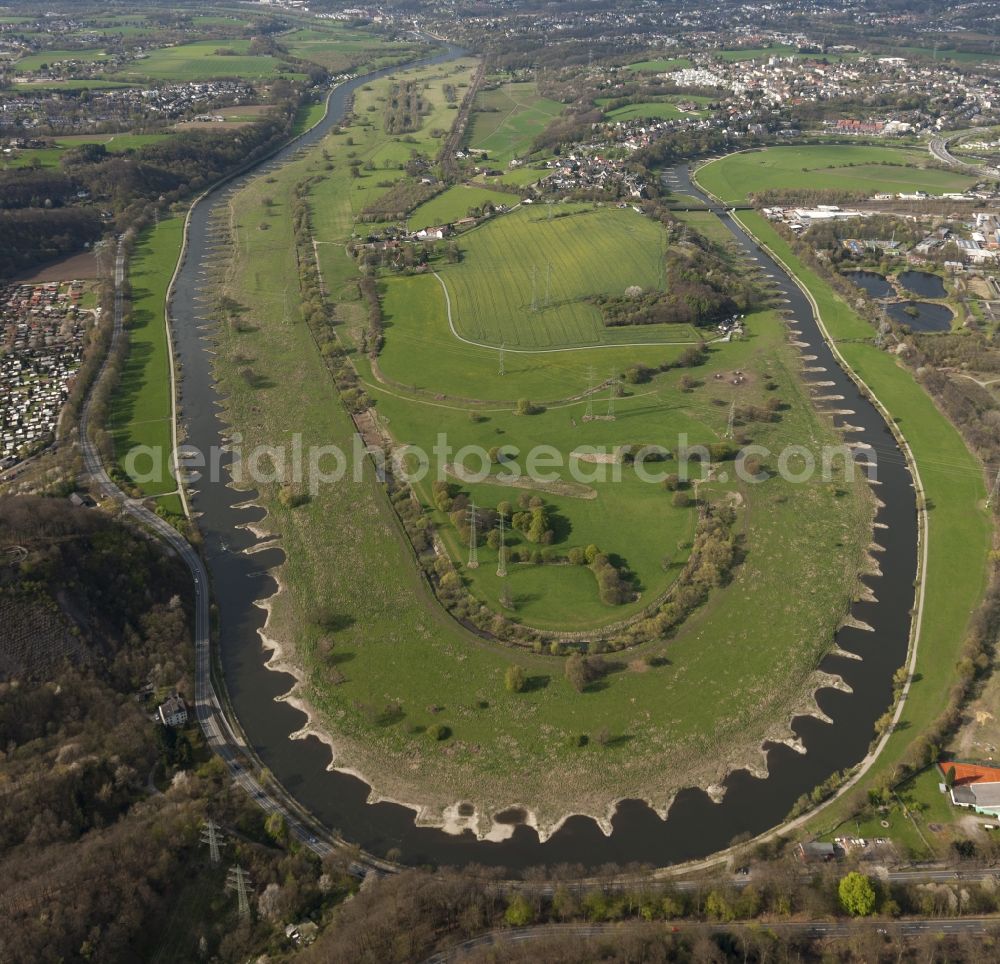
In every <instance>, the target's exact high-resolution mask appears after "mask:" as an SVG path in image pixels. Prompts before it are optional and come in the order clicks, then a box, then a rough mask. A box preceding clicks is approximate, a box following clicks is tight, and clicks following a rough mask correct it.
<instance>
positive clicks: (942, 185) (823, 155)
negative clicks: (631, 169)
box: [698, 144, 975, 204]
mask: <svg viewBox="0 0 1000 964" xmlns="http://www.w3.org/2000/svg"><path fill="white" fill-rule="evenodd" d="M928 158H929V155H927V154H926V152H921V151H908V150H902V149H899V148H893V147H872V146H868V145H857V146H855V145H841V144H831V145H829V146H825V145H824V146H804V147H768V148H764V149H763V150H759V151H746V152H744V153H740V154H730V155H728V156H726V157H723V158H720V159H719V160H716V161H709V162H708V163H707V164H705V165H704V166H703V167H701V168H700V169H699V171H698V181H699V183H700V184H701V185H702V187H704V188H705V189H706V190H708V191H710V192H711V193H712V194H714V195H716V196H717V197H719V198H721V199H722V200H723V201H725V202H727V203H730V204H740V203H742V202H744V201H746V199H747V197H748V196H749V194H750V193H751V192H761V191H767V190H786V189H787V190H794V189H796V188H801V189H803V190H816V189H830V190H842V191H869V192H872V193H876V192H883V191H891V192H896V191H926V192H928V193H930V194H934V193H937V194H941V193H944V192H946V191H961V190H963V189H965V188H967V187H969V186H970V185H972V184H974V183H975V179H974V178H971V177H968V176H966V175H964V174H954V173H952V172H951V171H941V170H937V169H935V168H929V167H926V166H924V165H926V164H927V163H928Z"/></svg>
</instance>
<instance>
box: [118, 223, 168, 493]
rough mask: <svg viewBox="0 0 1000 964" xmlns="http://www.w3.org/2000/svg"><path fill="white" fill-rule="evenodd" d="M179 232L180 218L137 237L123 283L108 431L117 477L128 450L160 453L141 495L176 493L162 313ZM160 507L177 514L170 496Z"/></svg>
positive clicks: (145, 466)
mask: <svg viewBox="0 0 1000 964" xmlns="http://www.w3.org/2000/svg"><path fill="white" fill-rule="evenodd" d="M183 227H184V219H183V217H179V216H178V217H173V218H168V219H165V220H161V221H160V223H159V224H158V225H157V226H156V227H154V228H151V229H149V230H147V231H145V232H144V233H143V234H142V236H141V237H140V239H139V241H138V242H137V243H136V245H135V249H134V251H133V254H132V258H131V262H130V264H129V273H128V280H129V284H130V285H131V287H132V305H131V313H130V317H129V325H128V336H129V352H128V358H127V360H126V362H125V366H124V368H123V369H122V376H121V382H120V384H119V386H118V389H117V391H116V392H115V394H114V395H113V396H112V401H111V413H110V417H109V419H108V428H109V431H110V432H111V435H112V438H113V439H114V443H115V454H116V456H117V459H118V465H119V467H120V468H121V469H122V471H123V472H125V471H126V470H125V458H126V456H127V453H128V452H129V450H130V449H132V448H133V447H134V446H137V445H143V446H150V447H152V448H153V449H155V450H157V451H159V452H161V453H163V456H162V465H163V468H164V473H163V475H162V477H160V478H158V479H156V480H154V481H150V482H143V483H142V484H141V485H140V486H139V487H140V489H141V491H142V492H143V493H144V494H145V495H159V494H161V493H167V492H173V491H174V490H175V489H176V488H177V485H176V483H175V481H174V479H173V478H172V476H170V475H169V473H168V471H167V469H168V467H169V465H170V459H169V453H170V451H171V449H172V445H173V443H172V433H171V429H170V424H171V422H170V419H171V399H170V355H169V352H168V350H167V328H166V320H165V315H164V311H165V307H166V296H167V286H168V285H169V284H170V278H171V277H172V275H173V273H174V267H175V265H176V264H177V258H178V255H179V254H180V248H181V240H182V237H183ZM136 468H137V470H138V471H139V472H145V471H148V468H149V463H148V462H146V461H142V462H138V463H137V464H136ZM161 502H162V504H163V505H164V506H165V507H166V508H167V509H168V510H169V511H171V512H176V513H179V512H180V499H179V498H178V497H177V496H176V495H170V496H167V497H165V498H164V499H162V500H161Z"/></svg>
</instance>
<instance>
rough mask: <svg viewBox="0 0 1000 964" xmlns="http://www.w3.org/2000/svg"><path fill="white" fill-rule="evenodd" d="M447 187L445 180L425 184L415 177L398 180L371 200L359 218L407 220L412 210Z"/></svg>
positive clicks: (364, 219)
mask: <svg viewBox="0 0 1000 964" xmlns="http://www.w3.org/2000/svg"><path fill="white" fill-rule="evenodd" d="M445 187H447V185H446V184H445V183H444V182H443V181H435V183H433V184H424V183H423V182H422V181H420V180H416V179H415V178H403V179H401V180H399V181H396V182H395V183H394V184H393V185H392V187H390V188H389V190H388V191H384V192H383V193H382V194H380V195H379V196H378V197H377V198H374V199H373V200H371V201H369V202H368V203H367V204H366V205H365V207H364V209H363V210H362V211H361V214H360V215H358V220H359V221H361V222H365V221H405V220H406V218H407V217H408V216H409V215H410V212H411V211H413V210H415V209H416V208H418V207H420V205H421V204H424V203H425V202H427V201H429V200H430V199H431V198H432V197H434V196H435V195H437V194H440V193H441V191H443V190H444V189H445Z"/></svg>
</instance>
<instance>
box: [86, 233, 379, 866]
mask: <svg viewBox="0 0 1000 964" xmlns="http://www.w3.org/2000/svg"><path fill="white" fill-rule="evenodd" d="M124 281H125V245H124V244H123V243H122V241H119V243H118V250H117V253H116V257H115V272H114V285H115V299H114V311H113V325H114V327H113V329H112V335H111V345H110V347H109V350H108V354H107V355H106V356H105V359H104V362H103V363H102V365H101V369H100V371H99V372H98V375H97V378H95V379H94V386H95V387H96V386H97V385H98V384H99V383H100V382H101V380H102V379H103V378H104V377H105V375H106V373H107V368H108V365H109V363H110V360H111V358H112V357H113V355H114V352H115V349H116V348H117V347H118V345H119V344H120V342H121V340H122V338H123V337H124V317H125V295H124V291H123V289H122V286H123V284H124ZM93 398H94V389H93V388H92V389H91V391H90V393H89V395H88V396H87V400H86V402H85V404H84V406H83V411H82V413H81V416H80V445H81V448H82V451H83V460H84V467H85V469H86V472H87V474H88V475H89V476H90V479H91V481H92V483H93V485H94V487H95V488H96V489H97V490H98V491H99V492H100V494H101V496H102V497H103V498H104V499H106V500H108V501H109V502H114V503H117V504H118V505H119V506H120V507H121V509H122V511H123V512H125V513H127V514H128V515H129V516H130V517H131V518H132V519H134V520H135V521H136V522H138V523H139V524H140V525H142V526H143V527H145V528H146V529H148V530H150V531H151V532H152V533H153V534H154V535H155V536H156V537H157V538H159V539H160V540H161V541H162V542H164V543H165V544H166V545H167V546H169V547H170V549H172V550H173V551H174V552H175V553H176V554H177V555H178V556H179V557H180V558H181V559H182V560H183V561H184V563H185V565H186V566H187V567H188V570H189V571H190V573H191V579H192V581H193V583H194V619H195V621H194V648H195V699H194V708H195V715H196V716H197V719H198V724H199V726H200V727H201V729H202V732H203V733H204V735H205V741H206V743H208V745H209V747H211V749H212V750H213V752H215V753H216V754H217V755H218V756H219V758H220V759H221V760H222V761H223V762H224V763H225V764H226V767H227V768H228V769H229V772H230V774H232V777H233V780H234V781H235V782H236V783H237V784H238V785H239V786H241V787H242V788H243V789H244V790H245V791H246V792H247V793H248V794H249V795H250V797H251V798H252V799H253V800H254V801H255V802H256V803H257V804H258V805H259V806H260V807H261V809H263V810H264V811H266V812H267V813H280V814H282V816H283V817H284V818H285V822H286V824H287V826H288V831H289V833H291V834H292V835H294V836H295V837H296V838H298V839H299V840H300V841H302V843H303V844H305V845H306V846H307V847H309V848H310V849H311V850H313V851H314V852H315V853H317V854H319V855H320V856H323V855H325V854H328V853H330V852H331V851H333V850H334V848H335V847H336V846H337V845H338V844H339V843H340V842H339V841H336V840H335V839H334V838H332V837H331V836H330V834H329V833H328V832H327V831H326V830H324V829H323V827H322V826H320V825H319V824H318V823H316V822H315V821H313V820H312V819H311V818H310V817H309V815H308V814H306V813H305V812H304V811H302V809H301V808H300V807H299V806H298V804H296V803H295V801H293V800H292V799H291V798H290V797H288V796H287V794H285V793H284V792H283V791H282V790H281V789H280V788H274V787H268V788H265V787H264V786H263V785H262V784H261V782H260V781H259V780H258V779H257V778H256V777H255V776H254V775H253V773H252V772H251V771H250V770H248V768H247V766H246V762H247V754H248V751H247V747H246V746H245V745H244V743H243V741H242V740H241V739H240V738H239V737H238V736H237V735H236V733H235V732H234V730H233V728H232V727H231V726H230V724H229V720H228V719H227V718H226V715H225V713H224V712H223V710H222V703H221V701H220V700H219V697H218V694H217V693H216V691H215V685H214V683H213V681H212V657H211V621H210V615H209V581H208V574H207V572H206V571H205V566H204V564H203V563H202V560H201V557H200V556H199V555H198V553H197V552H195V550H194V549H193V548H192V547H191V544H190V543H189V542H188V541H187V540H186V539H185V538H184V537H183V536H182V535H181V534H180V533H179V532H178V531H177V530H176V529H175V528H174V527H173V526H171V525H169V524H168V523H167V522H165V521H164V520H163V519H161V518H160V517H159V516H158V515H156V514H155V513H154V512H151V511H150V510H149V509H148V508H147V507H146V506H145V505H144V504H143V503H142V502H141V501H140V500H138V499H132V498H130V497H129V496H128V495H126V494H125V492H123V491H122V490H121V489H120V488H119V487H118V486H117V485H116V484H115V482H114V481H113V480H112V479H111V477H110V476H109V475H108V473H107V471H106V470H105V468H104V465H103V464H102V462H101V456H100V453H99V451H98V449H97V447H96V446H95V445H94V444H93V442H92V441H91V440H90V433H89V429H90V419H91V408H92V406H93ZM358 870H359V871H360V870H361V868H360V867H359V868H358Z"/></svg>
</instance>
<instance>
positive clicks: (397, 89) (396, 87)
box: [383, 80, 431, 134]
mask: <svg viewBox="0 0 1000 964" xmlns="http://www.w3.org/2000/svg"><path fill="white" fill-rule="evenodd" d="M430 110H431V103H430V101H428V100H427V99H426V98H425V97H424V95H423V87H422V85H421V84H420V83H419V82H417V81H414V80H407V81H404V82H403V83H401V84H393V85H392V88H391V90H390V91H389V99H388V102H387V103H386V105H385V114H384V118H383V126H384V127H385V132H386V133H387V134H412V133H414V132H415V131H418V130H420V127H421V125H422V124H423V122H424V115H425V114H427V113H429V112H430Z"/></svg>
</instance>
